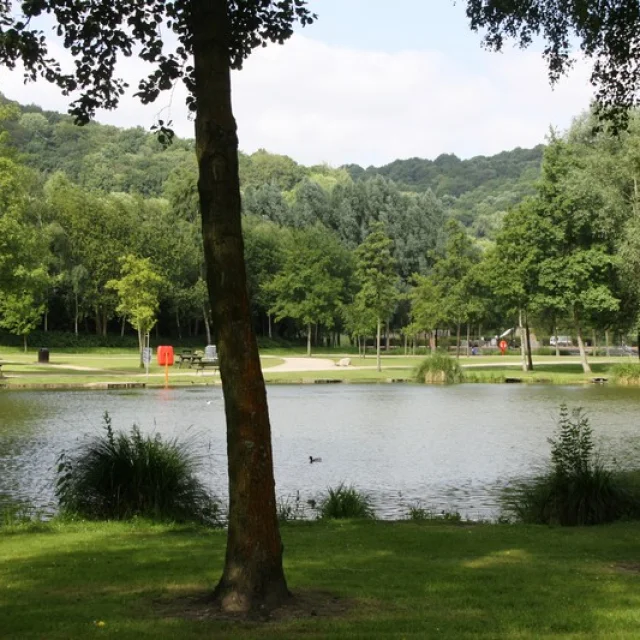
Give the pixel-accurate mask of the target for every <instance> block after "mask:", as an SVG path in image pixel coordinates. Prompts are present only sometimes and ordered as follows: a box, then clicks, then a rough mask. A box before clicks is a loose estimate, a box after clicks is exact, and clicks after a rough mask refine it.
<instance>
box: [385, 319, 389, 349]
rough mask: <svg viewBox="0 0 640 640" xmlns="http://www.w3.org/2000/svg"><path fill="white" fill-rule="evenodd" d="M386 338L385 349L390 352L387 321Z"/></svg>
mask: <svg viewBox="0 0 640 640" xmlns="http://www.w3.org/2000/svg"><path fill="white" fill-rule="evenodd" d="M384 337H385V340H384V350H385V351H386V352H387V353H389V322H388V321H387V325H386V331H385V335H384Z"/></svg>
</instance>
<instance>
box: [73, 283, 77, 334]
mask: <svg viewBox="0 0 640 640" xmlns="http://www.w3.org/2000/svg"><path fill="white" fill-rule="evenodd" d="M74 302H75V305H74V313H73V332H74V333H75V335H76V336H77V335H78V294H77V293H76V294H74Z"/></svg>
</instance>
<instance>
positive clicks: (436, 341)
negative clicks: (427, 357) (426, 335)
mask: <svg viewBox="0 0 640 640" xmlns="http://www.w3.org/2000/svg"><path fill="white" fill-rule="evenodd" d="M434 343H435V345H436V348H435V351H437V350H438V328H437V327H436V333H435V338H434Z"/></svg>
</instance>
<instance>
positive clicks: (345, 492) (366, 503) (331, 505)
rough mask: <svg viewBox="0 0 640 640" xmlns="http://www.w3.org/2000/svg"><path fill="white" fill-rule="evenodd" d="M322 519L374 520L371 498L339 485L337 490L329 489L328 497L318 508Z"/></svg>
mask: <svg viewBox="0 0 640 640" xmlns="http://www.w3.org/2000/svg"><path fill="white" fill-rule="evenodd" d="M318 511H319V515H320V517H321V518H329V519H336V520H337V519H342V518H354V519H355V518H360V519H366V520H372V519H373V518H375V512H374V510H373V506H372V505H371V498H369V496H368V495H366V494H364V493H362V492H360V491H358V490H357V489H356V488H355V487H353V486H350V487H345V485H344V484H342V483H341V484H339V485H338V486H337V487H336V488H335V489H332V488H329V489H328V490H327V495H326V496H325V497H324V498H323V499H322V500H321V501H320V506H319V508H318Z"/></svg>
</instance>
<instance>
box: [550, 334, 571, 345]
mask: <svg viewBox="0 0 640 640" xmlns="http://www.w3.org/2000/svg"><path fill="white" fill-rule="evenodd" d="M549 344H550V345H551V346H552V347H555V346H556V336H551V340H549ZM557 346H558V347H573V340H571V336H558V342H557Z"/></svg>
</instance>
